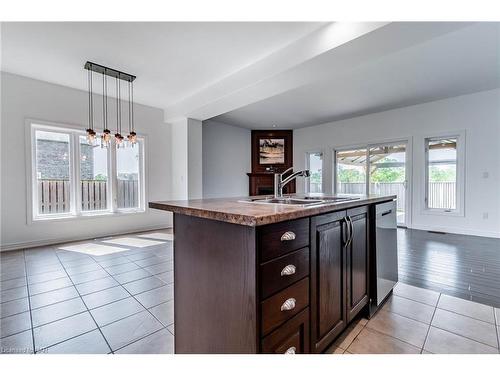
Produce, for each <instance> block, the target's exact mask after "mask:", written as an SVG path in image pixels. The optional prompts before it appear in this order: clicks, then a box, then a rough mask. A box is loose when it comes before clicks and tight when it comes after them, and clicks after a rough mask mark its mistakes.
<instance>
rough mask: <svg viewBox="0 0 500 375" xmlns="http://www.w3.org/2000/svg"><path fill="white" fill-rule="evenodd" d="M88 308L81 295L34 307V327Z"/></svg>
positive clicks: (32, 314) (32, 313)
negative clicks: (37, 307)
mask: <svg viewBox="0 0 500 375" xmlns="http://www.w3.org/2000/svg"><path fill="white" fill-rule="evenodd" d="M86 310H87V308H86V307H85V305H84V304H83V301H82V299H81V298H80V297H77V298H73V299H70V300H68V301H63V302H59V303H55V304H53V305H48V306H44V307H41V308H39V309H34V310H32V311H31V316H32V319H33V327H38V326H40V325H42V324H47V323H51V322H53V321H56V320H59V319H62V318H66V317H68V316H71V315H75V314H78V313H81V312H84V311H86Z"/></svg>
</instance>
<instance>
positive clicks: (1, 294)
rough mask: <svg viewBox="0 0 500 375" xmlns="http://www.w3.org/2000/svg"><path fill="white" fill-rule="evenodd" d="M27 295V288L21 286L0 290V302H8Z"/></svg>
mask: <svg viewBox="0 0 500 375" xmlns="http://www.w3.org/2000/svg"><path fill="white" fill-rule="evenodd" d="M27 296H28V288H27V287H26V286H21V287H19V288H13V289H7V290H2V291H0V302H2V303H3V302H9V301H12V300H15V299H19V298H24V297H27Z"/></svg>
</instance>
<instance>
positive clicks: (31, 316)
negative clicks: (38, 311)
mask: <svg viewBox="0 0 500 375" xmlns="http://www.w3.org/2000/svg"><path fill="white" fill-rule="evenodd" d="M25 251H26V250H23V258H24V267H26V254H25ZM25 277H26V289H27V290H28V308H29V312H30V324H31V341H32V343H33V354H35V353H36V350H35V349H36V348H35V332H34V330H33V315H32V312H31V298H30V288H29V285H28V275H27V274H26V275H25Z"/></svg>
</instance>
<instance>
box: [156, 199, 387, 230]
mask: <svg viewBox="0 0 500 375" xmlns="http://www.w3.org/2000/svg"><path fill="white" fill-rule="evenodd" d="M307 196H309V197H311V198H318V199H321V198H323V197H324V198H328V197H331V196H327V195H323V194H310V195H307ZM348 196H349V195H339V197H348ZM290 197H291V198H293V197H297V198H301V197H304V195H300V196H294V195H292V196H290ZM349 197H356V198H357V199H355V200H350V201H341V202H337V203H332V202H328V203H325V204H318V205H311V206H306V207H304V206H293V205H285V204H262V203H252V202H251V201H250V199H251V198H256V197H241V198H212V199H191V200H179V201H160V202H149V207H150V208H155V209H158V210H163V211H170V212H173V213H176V214H182V215H188V216H196V217H202V218H206V219H212V220H217V221H225V222H227V223H233V224H240V225H248V226H259V225H266V224H272V223H277V222H280V221H286V220H293V219H298V218H302V217H307V216H314V215H318V214H323V213H327V212H332V211H339V210H344V209H347V208H352V207H358V206H364V205H366V204H373V203H379V202H386V201H389V200H393V199H396V196H395V195H351V196H349ZM258 198H264V197H263V196H260V197H258Z"/></svg>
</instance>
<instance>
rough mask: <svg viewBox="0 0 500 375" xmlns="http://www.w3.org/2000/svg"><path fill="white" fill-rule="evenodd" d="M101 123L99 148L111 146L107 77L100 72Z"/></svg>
mask: <svg viewBox="0 0 500 375" xmlns="http://www.w3.org/2000/svg"><path fill="white" fill-rule="evenodd" d="M102 123H103V128H104V130H103V131H102V135H101V147H106V148H107V147H109V145H110V144H111V131H110V130H109V129H108V76H107V75H106V74H105V73H104V71H103V72H102Z"/></svg>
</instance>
